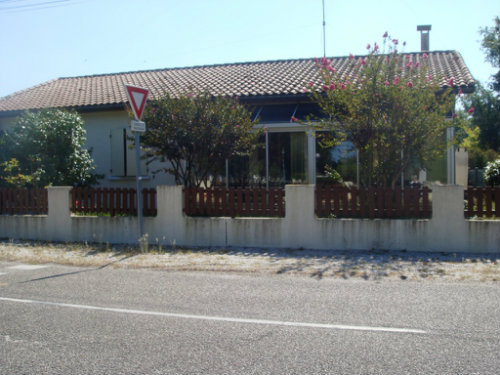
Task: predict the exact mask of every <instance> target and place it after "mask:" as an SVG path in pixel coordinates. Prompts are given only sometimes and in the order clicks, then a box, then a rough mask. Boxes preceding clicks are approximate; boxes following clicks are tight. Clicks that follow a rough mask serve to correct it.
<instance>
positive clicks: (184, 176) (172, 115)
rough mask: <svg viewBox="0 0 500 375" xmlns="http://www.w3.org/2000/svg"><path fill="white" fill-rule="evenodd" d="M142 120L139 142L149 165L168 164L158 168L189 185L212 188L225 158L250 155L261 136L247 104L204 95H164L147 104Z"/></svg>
mask: <svg viewBox="0 0 500 375" xmlns="http://www.w3.org/2000/svg"><path fill="white" fill-rule="evenodd" d="M144 121H145V122H146V123H147V131H146V132H145V133H144V135H143V136H142V138H141V143H142V145H143V146H144V148H145V149H146V151H147V152H148V155H149V161H153V160H160V161H162V162H165V161H167V162H168V163H164V164H163V167H162V168H161V169H160V170H163V171H166V172H168V173H171V174H172V175H174V177H175V180H176V182H177V183H178V184H182V185H184V186H188V187H199V186H201V185H202V184H204V185H205V186H211V184H212V182H213V177H215V176H217V174H219V173H221V171H222V170H223V168H224V167H223V166H224V163H225V159H229V158H231V157H233V156H237V155H245V154H249V153H250V151H251V150H252V148H253V146H254V145H255V144H256V143H257V138H258V136H259V132H257V131H255V130H254V129H253V127H254V125H255V124H256V123H255V122H254V121H252V120H251V114H250V112H249V111H248V109H247V108H246V107H245V106H243V105H242V104H240V103H239V102H238V101H237V100H236V99H232V98H223V97H213V96H211V95H210V94H208V93H201V94H199V95H191V94H188V95H181V96H180V97H178V98H174V97H171V96H170V95H168V94H165V95H164V96H163V97H162V98H160V99H158V100H154V101H151V102H150V103H149V105H148V106H147V107H146V109H145V113H144Z"/></svg>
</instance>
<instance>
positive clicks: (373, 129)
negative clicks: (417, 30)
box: [310, 33, 454, 186]
mask: <svg viewBox="0 0 500 375" xmlns="http://www.w3.org/2000/svg"><path fill="white" fill-rule="evenodd" d="M383 38H384V44H383V46H384V49H387V52H386V53H381V52H380V47H379V46H378V45H377V43H375V44H374V45H373V46H370V45H368V46H367V49H368V50H369V54H368V55H367V56H365V57H362V58H358V59H356V58H355V57H354V56H352V55H351V57H350V64H351V65H352V67H353V68H355V69H356V70H357V73H356V74H355V75H354V76H345V75H344V74H343V70H341V71H336V69H335V68H334V67H333V66H332V65H331V63H330V61H329V60H328V59H325V58H323V59H321V61H319V62H318V65H319V69H320V74H321V77H322V80H323V82H322V84H321V86H320V87H315V86H314V85H312V84H310V88H311V90H310V91H311V95H312V97H313V99H314V100H315V101H316V102H317V103H318V104H319V106H320V108H321V110H322V111H323V114H324V115H326V116H325V118H326V119H323V120H322V121H321V122H320V127H321V128H322V129H327V130H330V131H333V133H334V135H335V141H341V140H345V139H347V140H350V141H351V142H352V143H353V144H354V145H355V147H356V148H357V150H358V151H359V154H360V161H361V165H362V168H361V176H360V177H361V183H363V184H364V185H377V186H394V185H395V184H396V183H397V182H398V180H399V178H400V176H401V173H402V172H404V171H405V170H407V168H408V167H409V166H411V165H412V164H414V163H419V164H420V165H421V166H425V165H426V163H428V162H430V161H431V160H433V159H435V158H436V157H438V156H439V155H442V154H443V153H444V151H445V149H446V147H445V145H446V142H445V138H444V134H445V129H446V128H447V127H449V126H450V123H449V121H447V120H446V114H447V113H449V112H450V111H451V110H452V108H453V104H454V96H453V95H451V90H450V89H448V90H440V86H439V85H438V83H437V82H438V79H439V78H440V77H432V76H430V75H428V71H427V68H426V65H427V61H426V58H427V57H426V55H423V58H422V59H417V60H410V59H409V57H410V56H409V55H406V56H405V55H402V54H400V53H398V51H397V45H398V43H399V42H398V41H397V40H396V39H392V38H391V37H390V36H389V35H388V34H387V33H385V34H384V36H383ZM448 84H449V86H453V82H452V80H451V79H450V82H448Z"/></svg>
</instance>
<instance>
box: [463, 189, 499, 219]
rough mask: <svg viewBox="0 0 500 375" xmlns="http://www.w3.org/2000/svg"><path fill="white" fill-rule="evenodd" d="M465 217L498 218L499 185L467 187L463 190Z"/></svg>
mask: <svg viewBox="0 0 500 375" xmlns="http://www.w3.org/2000/svg"><path fill="white" fill-rule="evenodd" d="M464 200H465V201H466V202H467V207H466V209H465V211H464V214H465V217H467V218H473V217H480V218H493V217H497V218H500V187H495V188H492V187H486V188H481V187H469V188H468V189H466V190H464Z"/></svg>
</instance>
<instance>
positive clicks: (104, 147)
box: [81, 110, 174, 188]
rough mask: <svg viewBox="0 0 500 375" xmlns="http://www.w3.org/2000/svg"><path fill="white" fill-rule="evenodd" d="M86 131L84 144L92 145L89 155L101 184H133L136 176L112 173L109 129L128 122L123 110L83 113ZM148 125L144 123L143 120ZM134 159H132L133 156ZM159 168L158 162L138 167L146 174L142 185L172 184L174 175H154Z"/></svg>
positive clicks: (112, 185) (124, 126)
mask: <svg viewBox="0 0 500 375" xmlns="http://www.w3.org/2000/svg"><path fill="white" fill-rule="evenodd" d="M81 116H82V118H83V120H84V122H85V130H86V131H87V141H86V147H87V148H88V149H92V158H93V159H94V162H95V165H96V173H98V174H103V175H104V178H103V179H101V180H99V185H100V186H102V187H124V188H135V186H136V179H135V177H121V178H120V177H114V176H112V174H111V138H110V134H111V131H112V130H114V129H123V128H127V127H129V126H130V119H129V118H128V116H127V113H126V112H125V110H123V111H108V112H89V113H83V114H82V115H81ZM146 127H147V124H146ZM134 163H135V160H134ZM159 168H160V164H159V163H153V164H151V165H150V166H149V167H148V168H147V170H144V169H141V174H142V175H143V176H144V175H147V176H149V179H145V180H143V181H142V187H144V188H150V187H155V186H157V185H173V184H174V178H173V177H172V176H169V175H167V174H165V173H158V174H156V175H155V176H153V174H152V173H151V172H152V171H155V170H156V169H159Z"/></svg>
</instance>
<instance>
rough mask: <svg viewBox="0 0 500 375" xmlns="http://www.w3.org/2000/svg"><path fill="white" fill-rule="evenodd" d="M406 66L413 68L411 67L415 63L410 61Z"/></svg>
mask: <svg viewBox="0 0 500 375" xmlns="http://www.w3.org/2000/svg"><path fill="white" fill-rule="evenodd" d="M405 66H406V69H411V67H412V66H413V63H412V62H411V61H410V62H408V63H407V64H406V65H405Z"/></svg>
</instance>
